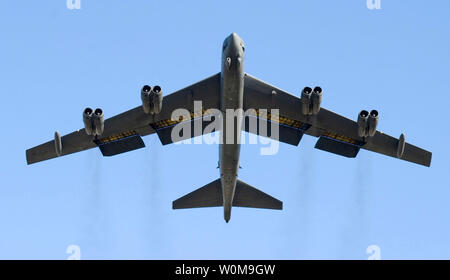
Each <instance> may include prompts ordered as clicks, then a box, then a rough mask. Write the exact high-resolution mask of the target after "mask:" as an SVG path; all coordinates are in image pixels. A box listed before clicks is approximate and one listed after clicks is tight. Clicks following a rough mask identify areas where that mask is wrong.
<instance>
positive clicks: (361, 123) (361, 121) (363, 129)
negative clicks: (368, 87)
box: [357, 110, 369, 137]
mask: <svg viewBox="0 0 450 280" xmlns="http://www.w3.org/2000/svg"><path fill="white" fill-rule="evenodd" d="M368 122H369V112H367V111H366V110H362V111H361V112H359V115H358V121H357V123H358V135H359V137H366V136H367V134H368V133H367V126H368Z"/></svg>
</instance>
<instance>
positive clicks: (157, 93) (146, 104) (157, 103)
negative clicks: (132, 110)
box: [141, 85, 163, 114]
mask: <svg viewBox="0 0 450 280" xmlns="http://www.w3.org/2000/svg"><path fill="white" fill-rule="evenodd" d="M141 100H142V108H143V109H144V112H145V113H146V114H159V113H160V112H161V108H162V100H163V94H162V90H161V87H160V86H154V87H153V88H152V87H151V86H149V85H145V86H143V87H142V90H141Z"/></svg>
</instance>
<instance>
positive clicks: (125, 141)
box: [95, 134, 145, 157]
mask: <svg viewBox="0 0 450 280" xmlns="http://www.w3.org/2000/svg"><path fill="white" fill-rule="evenodd" d="M95 142H96V144H97V145H98V147H99V148H100V151H101V152H102V155H103V156H105V157H109V156H115V155H118V154H122V153H126V152H129V151H133V150H137V149H141V148H144V147H145V144H144V141H142V138H141V136H139V135H138V134H133V135H130V136H126V137H124V138H121V139H117V140H111V141H103V142H101V141H98V140H97V141H95Z"/></svg>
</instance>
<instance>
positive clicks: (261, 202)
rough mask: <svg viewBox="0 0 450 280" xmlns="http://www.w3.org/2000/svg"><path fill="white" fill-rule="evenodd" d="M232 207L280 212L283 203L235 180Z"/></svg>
mask: <svg viewBox="0 0 450 280" xmlns="http://www.w3.org/2000/svg"><path fill="white" fill-rule="evenodd" d="M233 206H237V207H250V208H263V209H273V210H282V209H283V202H282V201H280V200H278V199H276V198H274V197H272V196H270V195H268V194H266V193H264V192H262V191H260V190H258V189H256V188H254V187H252V186H250V185H249V184H247V183H245V182H242V181H241V180H237V181H236V191H235V193H234V200H233Z"/></svg>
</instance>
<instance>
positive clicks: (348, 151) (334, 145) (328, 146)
mask: <svg viewBox="0 0 450 280" xmlns="http://www.w3.org/2000/svg"><path fill="white" fill-rule="evenodd" d="M314 148H316V149H319V150H322V151H325V152H330V153H333V154H337V155H340V156H344V157H348V158H354V157H356V155H358V152H359V149H360V147H359V146H357V145H353V144H349V143H345V142H342V141H338V140H336V139H333V138H329V137H326V136H321V137H320V138H319V140H317V143H316V145H315V146H314Z"/></svg>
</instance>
